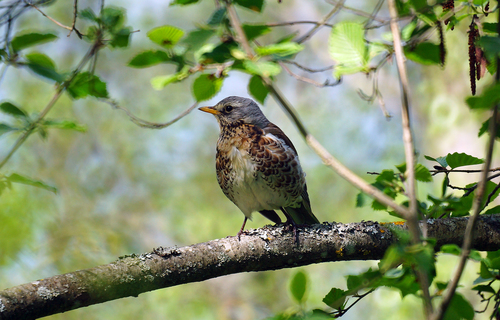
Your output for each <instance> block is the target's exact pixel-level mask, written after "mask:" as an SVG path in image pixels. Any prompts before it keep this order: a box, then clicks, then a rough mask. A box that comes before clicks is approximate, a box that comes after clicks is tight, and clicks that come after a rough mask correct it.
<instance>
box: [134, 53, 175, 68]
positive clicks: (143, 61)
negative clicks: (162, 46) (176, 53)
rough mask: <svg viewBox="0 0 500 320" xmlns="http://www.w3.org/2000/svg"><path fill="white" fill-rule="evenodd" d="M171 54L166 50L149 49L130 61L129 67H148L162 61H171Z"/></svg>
mask: <svg viewBox="0 0 500 320" xmlns="http://www.w3.org/2000/svg"><path fill="white" fill-rule="evenodd" d="M171 61H172V60H171V58H170V56H169V55H168V54H167V53H166V52H165V51H159V50H149V51H144V52H141V53H139V54H137V55H136V56H135V57H133V58H132V60H130V62H129V63H128V66H129V67H133V68H147V67H151V66H154V65H156V64H159V63H162V62H171Z"/></svg>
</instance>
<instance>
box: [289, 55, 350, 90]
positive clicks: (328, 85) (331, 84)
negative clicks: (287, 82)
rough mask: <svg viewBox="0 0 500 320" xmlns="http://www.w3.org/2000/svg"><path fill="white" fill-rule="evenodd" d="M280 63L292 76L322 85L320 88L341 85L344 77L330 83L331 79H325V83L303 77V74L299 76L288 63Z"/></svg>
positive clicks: (317, 85)
mask: <svg viewBox="0 0 500 320" xmlns="http://www.w3.org/2000/svg"><path fill="white" fill-rule="evenodd" d="M279 64H280V66H281V67H282V68H283V69H284V70H285V71H286V72H287V73H288V74H289V75H291V76H292V77H294V78H295V79H297V80H299V81H303V82H307V83H310V84H312V85H315V86H316V87H320V88H323V87H334V86H336V85H339V84H341V83H342V78H339V79H338V80H337V81H335V82H333V83H330V81H328V79H327V80H325V82H323V83H320V82H317V81H314V80H313V79H309V78H306V77H302V76H299V75H298V74H296V73H293V72H292V70H290V68H288V67H287V65H286V64H284V63H283V62H282V61H279Z"/></svg>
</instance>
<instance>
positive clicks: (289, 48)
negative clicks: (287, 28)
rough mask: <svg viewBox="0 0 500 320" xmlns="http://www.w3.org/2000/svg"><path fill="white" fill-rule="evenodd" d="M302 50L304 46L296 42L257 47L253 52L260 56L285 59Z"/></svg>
mask: <svg viewBox="0 0 500 320" xmlns="http://www.w3.org/2000/svg"><path fill="white" fill-rule="evenodd" d="M303 49H304V46H303V45H301V44H298V43H296V42H283V43H277V44H271V45H268V46H265V47H257V48H256V49H255V51H256V52H257V54H259V55H261V56H267V55H276V56H279V57H286V56H290V55H294V54H296V53H298V52H300V51H302V50H303Z"/></svg>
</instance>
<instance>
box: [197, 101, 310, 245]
mask: <svg viewBox="0 0 500 320" xmlns="http://www.w3.org/2000/svg"><path fill="white" fill-rule="evenodd" d="M199 109H200V110H201V111H204V112H208V113H211V114H213V115H214V116H215V118H216V119H217V122H218V123H219V127H220V135H219V140H218V141H217V154H216V158H215V163H216V171H217V181H218V182H219V185H220V187H221V189H222V191H223V192H224V194H225V195H226V196H227V197H228V198H229V200H231V201H232V202H233V203H234V204H235V205H236V206H237V207H238V208H240V210H241V211H242V212H243V214H244V215H245V220H244V221H243V225H242V226H241V229H240V231H239V232H238V239H239V238H240V235H241V233H242V232H243V230H244V228H245V224H246V222H247V220H248V219H249V218H250V219H251V218H252V212H254V211H258V212H260V213H261V214H262V215H263V216H264V217H266V218H268V219H269V220H271V221H273V222H274V223H281V219H280V217H279V216H278V214H277V213H276V212H275V211H274V210H275V209H280V210H281V211H282V212H283V214H284V215H285V216H286V218H287V221H286V223H287V224H292V225H293V227H294V233H295V234H296V227H295V226H296V225H297V224H298V225H303V224H315V223H319V221H318V219H317V218H316V217H315V216H314V214H313V213H312V211H311V204H310V201H309V195H308V194H307V186H306V178H305V173H304V171H302V168H301V166H300V162H299V156H298V155H297V150H295V147H294V146H293V144H292V142H291V141H290V139H288V137H287V136H286V135H285V134H284V133H283V131H281V129H280V128H278V127H277V126H276V125H274V124H273V123H271V122H270V121H269V120H267V118H266V117H265V116H264V114H263V113H262V111H261V110H260V108H259V106H258V105H257V104H256V103H255V102H254V101H253V100H251V99H247V98H242V97H236V96H231V97H227V98H225V99H223V100H222V101H220V102H219V103H217V104H216V105H215V106H213V107H202V108H199Z"/></svg>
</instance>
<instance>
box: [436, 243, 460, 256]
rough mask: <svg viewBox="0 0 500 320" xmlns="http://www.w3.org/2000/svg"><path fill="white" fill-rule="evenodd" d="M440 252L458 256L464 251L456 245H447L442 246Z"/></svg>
mask: <svg viewBox="0 0 500 320" xmlns="http://www.w3.org/2000/svg"><path fill="white" fill-rule="evenodd" d="M439 251H441V252H442V253H448V254H453V255H455V256H458V255H460V253H461V252H462V249H460V247H459V246H457V245H456V244H445V245H442V246H441V248H440V249H439Z"/></svg>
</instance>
